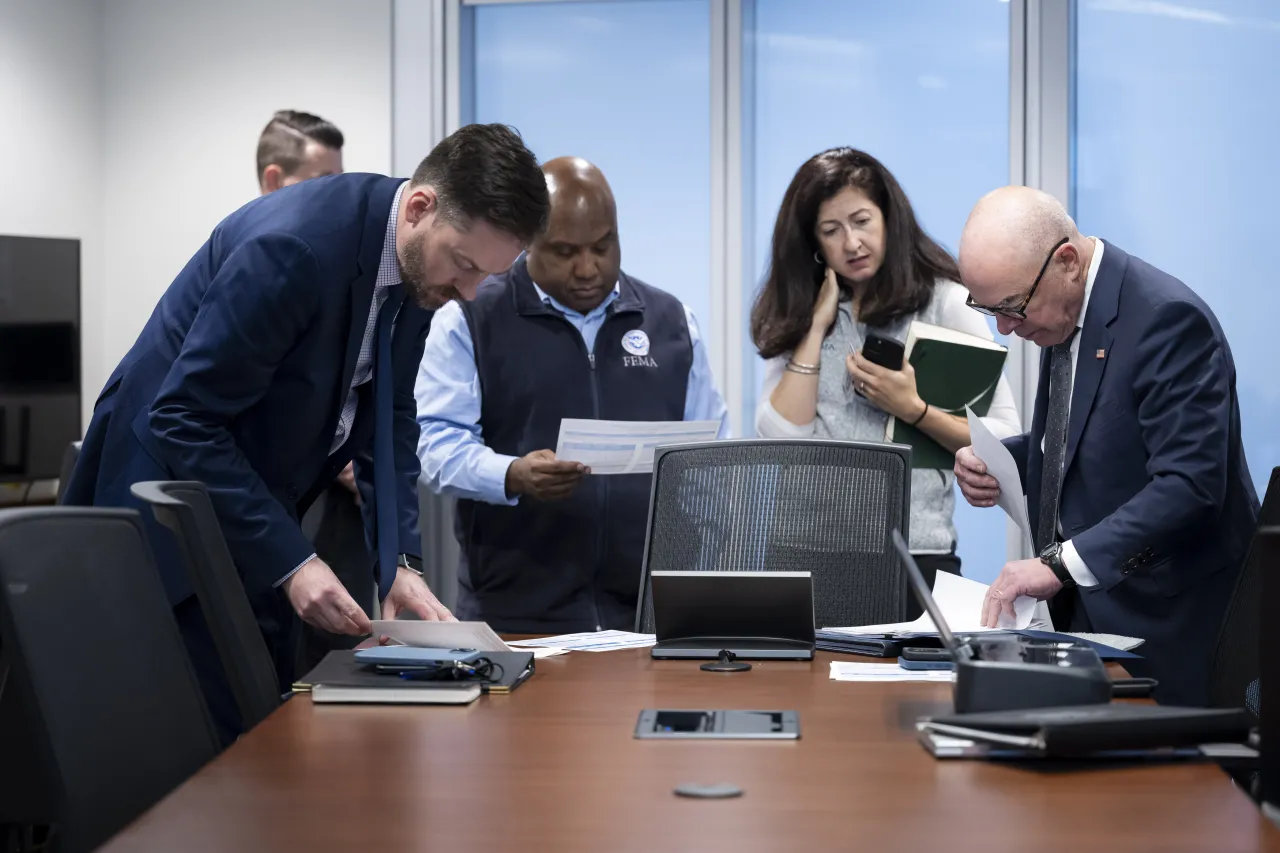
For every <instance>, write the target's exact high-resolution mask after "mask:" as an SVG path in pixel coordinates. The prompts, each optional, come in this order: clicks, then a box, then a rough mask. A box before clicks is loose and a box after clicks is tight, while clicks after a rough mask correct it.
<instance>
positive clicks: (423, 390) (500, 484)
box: [414, 284, 730, 505]
mask: <svg viewBox="0 0 1280 853" xmlns="http://www.w3.org/2000/svg"><path fill="white" fill-rule="evenodd" d="M534 289H535V290H536V291H537V292H538V298H540V299H541V300H542V301H543V302H545V303H546V304H547V305H549V306H551V307H552V308H554V309H555V310H556V311H558V312H560V313H561V314H562V315H564V318H565V319H566V320H568V321H569V322H570V323H572V324H573V327H574V328H575V329H577V330H578V333H579V334H580V335H582V341H583V343H585V344H586V345H587V352H594V351H595V344H596V335H597V334H598V333H599V331H600V327H601V326H603V325H604V321H605V319H606V316H607V313H606V309H608V307H609V305H610V304H612V302H613V301H614V300H615V299H617V298H618V293H619V288H618V285H616V284H615V285H614V287H613V293H611V294H609V296H608V297H606V298H605V300H604V302H602V303H600V304H599V305H598V306H596V307H595V308H594V309H592V310H591V311H589V312H587V313H586V314H580V313H578V312H577V311H574V310H573V309H572V308H567V307H565V306H564V305H561V304H560V303H559V302H557V301H556V300H554V299H552V298H551V297H550V296H548V295H547V294H546V293H545V292H544V291H543V290H542V288H540V287H538V286H537V285H536V284H535V285H534ZM684 316H685V320H686V321H687V322H688V324H689V340H690V341H692V343H693V364H692V365H691V366H690V368H689V381H688V385H687V387H686V390H685V403H684V419H685V420H686V421H719V422H720V433H719V435H718V436H717V437H718V438H729V437H730V436H729V410H728V409H727V408H726V407H725V404H724V398H723V397H721V396H720V391H719V389H717V388H716V383H715V377H713V376H712V375H711V364H710V362H709V361H708V360H707V348H706V345H705V344H704V343H703V342H702V335H701V333H700V332H699V331H698V321H697V319H696V318H695V317H694V316H693V312H692V311H690V310H689V307H688V306H684ZM414 396H415V397H417V400H418V426H419V427H421V429H422V433H421V435H420V436H419V437H418V458H419V459H421V460H422V474H423V476H424V477H426V479H427V482H428V483H429V484H430V486H431V488H432V490H433V491H435V492H436V493H437V494H445V495H453V496H455V497H459V498H470V499H471V500H477V501H484V502H486V503H491V504H507V505H512V504H515V503H516V502H517V500H518V499H517V498H508V497H507V468H509V467H510V466H511V463H512V462H514V461H515V459H516V457H514V456H506V455H503V454H501V453H496V452H494V451H493V450H492V449H491V448H489V447H487V446H486V445H485V443H484V437H483V436H482V435H481V433H480V377H479V374H478V373H477V371H476V356H475V349H474V347H473V346H472V343H471V330H470V329H469V328H467V321H466V318H465V317H463V316H462V308H461V307H459V305H458V304H457V303H456V302H450V303H449V304H448V305H446V306H444V307H443V308H441V309H440V310H439V311H437V312H436V314H435V316H434V317H433V318H432V319H431V331H430V332H429V333H428V334H427V345H426V348H425V350H424V351H423V353H422V364H421V365H420V366H419V367H418V382H417V386H416V388H415V390H414ZM552 449H554V448H552Z"/></svg>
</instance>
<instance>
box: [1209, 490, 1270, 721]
mask: <svg viewBox="0 0 1280 853" xmlns="http://www.w3.org/2000/svg"><path fill="white" fill-rule="evenodd" d="M1276 525H1280V468H1274V469H1272V471H1271V479H1270V480H1269V481H1268V483H1267V491H1266V493H1265V494H1264V495H1263V498H1262V510H1261V511H1260V512H1259V513H1258V532H1257V533H1255V534H1254V537H1253V541H1252V542H1251V543H1250V544H1249V551H1248V553H1247V554H1246V555H1245V558H1244V566H1242V567H1241V569H1240V576H1239V577H1238V578H1237V579H1236V586H1235V590H1234V591H1233V592H1232V593H1231V602H1230V603H1229V604H1228V605H1227V613H1226V617H1225V618H1224V619H1223V620H1222V631H1221V632H1220V633H1219V635H1218V645H1217V648H1216V649H1215V650H1214V656H1213V669H1212V670H1211V671H1210V676H1209V678H1210V680H1209V702H1210V704H1212V705H1214V706H1215V707H1225V708H1238V707H1240V706H1242V705H1243V706H1244V707H1246V708H1248V709H1249V710H1250V711H1251V712H1252V713H1253V715H1254V716H1255V717H1257V716H1258V706H1259V700H1260V695H1259V691H1258V676H1259V673H1260V666H1261V663H1260V660H1259V650H1258V645H1259V641H1260V639H1261V637H1262V573H1263V572H1264V571H1268V570H1270V571H1277V570H1280V564H1276V563H1275V562H1274V558H1275V556H1276V554H1275V549H1274V548H1267V547H1265V544H1266V543H1264V542H1263V541H1262V534H1261V531H1262V529H1263V528H1265V527H1275V526H1276Z"/></svg>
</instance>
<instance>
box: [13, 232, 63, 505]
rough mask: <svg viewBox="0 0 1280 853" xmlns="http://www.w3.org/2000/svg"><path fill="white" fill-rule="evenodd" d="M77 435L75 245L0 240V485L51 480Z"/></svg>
mask: <svg viewBox="0 0 1280 853" xmlns="http://www.w3.org/2000/svg"><path fill="white" fill-rule="evenodd" d="M79 438H80V241H78V240H61V239H50V238H45V237H8V236H0V482H26V481H31V480H49V479H54V478H56V477H57V476H58V474H59V468H60V467H61V464H62V455H63V452H64V451H65V450H66V447H67V445H68V444H69V443H70V442H72V441H76V440H78V439H79Z"/></svg>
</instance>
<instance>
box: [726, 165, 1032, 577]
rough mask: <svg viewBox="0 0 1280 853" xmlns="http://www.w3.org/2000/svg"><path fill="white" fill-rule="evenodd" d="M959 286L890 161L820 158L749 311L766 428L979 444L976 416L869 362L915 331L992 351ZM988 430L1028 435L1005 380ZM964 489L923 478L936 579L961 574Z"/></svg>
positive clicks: (775, 432) (924, 551) (919, 496)
mask: <svg viewBox="0 0 1280 853" xmlns="http://www.w3.org/2000/svg"><path fill="white" fill-rule="evenodd" d="M959 281H960V273H959V270H958V269H957V268H956V262H955V261H954V260H953V259H952V258H951V256H950V255H949V254H947V251H946V250H945V249H943V248H942V247H941V246H939V245H938V244H937V243H935V242H934V241H933V240H932V239H930V238H929V236H928V235H927V234H925V233H924V230H923V229H921V227H920V225H919V223H918V222H916V217H915V214H914V213H913V212H912V210H911V203H910V202H909V201H907V196H906V194H905V193H903V191H902V187H900V186H899V185H898V182H897V181H896V180H895V179H894V177H893V175H892V174H890V172H889V170H888V169H886V168H885V167H884V165H883V164H881V163H880V161H878V160H876V159H875V158H874V157H872V156H870V155H868V154H865V153H863V152H861V151H857V150H855V149H852V148H833V149H831V150H829V151H824V152H822V153H821V154H818V155H817V156H815V157H812V158H810V159H809V161H808V162H806V163H805V164H804V165H803V166H801V167H800V170H799V171H798V172H796V175H795V177H794V178H792V179H791V185H790V186H789V187H788V188H787V192H786V195H785V196H783V199H782V207H781V209H780V210H779V211H778V221H777V223H776V224H775V226H774V229H773V249H772V256H771V258H770V263H769V274H768V277H767V279H766V280H765V283H764V287H763V289H762V290H761V292H760V295H759V296H758V297H757V299H756V303H755V306H754V308H753V309H752V312H751V337H752V340H753V341H754V342H755V345H756V348H757V349H758V350H759V351H760V355H761V356H762V357H764V358H766V359H769V365H768V373H767V376H766V378H765V383H764V389H763V392H762V393H761V395H760V406H759V409H758V411H757V413H756V431H757V432H759V434H760V435H761V436H764V437H768V438H792V437H811V436H813V437H823V438H837V439H845V440H858V441H883V440H884V434H885V426H886V425H887V423H888V419H889V418H890V417H895V418H898V419H899V420H901V421H903V422H905V423H908V424H912V425H913V426H916V427H917V428H919V429H920V430H922V431H923V432H925V433H926V434H927V435H928V436H929V437H930V438H932V439H933V440H934V441H936V442H938V444H940V445H942V446H943V447H944V448H946V449H947V450H948V451H950V452H952V453H954V452H955V451H957V450H959V449H960V448H961V447H964V446H966V445H968V444H969V427H968V424H967V422H966V421H965V419H964V418H963V417H957V416H955V415H952V414H948V413H947V412H942V411H939V410H937V409H935V408H933V407H931V406H928V405H927V404H926V403H925V402H924V401H923V400H921V399H920V396H919V395H918V394H917V393H916V381H915V371H914V370H913V369H912V367H911V365H910V364H909V363H904V364H903V366H902V370H900V371H899V370H889V369H886V368H883V367H879V366H878V365H875V364H872V363H871V362H869V361H867V360H866V359H865V358H863V356H862V352H861V349H862V345H863V341H864V340H865V338H866V335H867V332H868V331H874V332H875V333H876V334H879V335H883V336H886V337H891V338H895V339H897V340H899V341H905V340H906V336H907V329H908V328H909V327H910V325H911V321H912V320H920V321H922V322H925V323H932V324H934V325H938V326H946V327H949V328H952V329H956V330H959V331H961V332H967V333H969V334H971V335H980V336H982V337H985V338H987V339H988V340H990V339H991V338H992V335H991V331H990V329H988V328H987V324H986V321H985V320H984V319H983V318H982V316H981V315H980V314H978V312H976V311H974V310H972V309H971V308H969V307H968V306H967V305H965V290H964V288H963V287H962V286H961V285H960V284H959ZM983 421H984V423H985V424H986V425H987V426H988V427H989V428H990V429H991V431H992V432H993V433H995V435H996V436H997V437H998V438H1005V437H1007V436H1011V435H1016V434H1017V433H1019V432H1021V430H1022V428H1021V424H1020V423H1019V422H1018V412H1017V409H1016V408H1015V407H1014V404H1013V394H1012V392H1011V391H1010V390H1009V383H1008V381H1007V380H1006V379H1005V378H1004V377H1003V376H1001V378H1000V382H999V384H998V385H997V387H996V392H995V398H994V400H993V401H992V403H991V408H990V410H989V411H988V413H987V416H986V417H985V418H983ZM953 479H954V476H953V474H952V473H951V470H950V469H949V468H948V469H946V470H942V469H937V470H935V469H926V468H917V469H915V470H913V471H912V472H911V529H910V545H911V551H912V553H914V554H916V555H917V562H919V563H920V565H921V568H922V569H923V570H924V571H925V573H926V575H928V576H930V577H931V576H932V575H933V574H934V573H935V572H937V571H948V572H953V573H957V574H958V573H959V571H960V559H959V558H958V557H956V555H955V540H956V529H955V524H954V523H953V521H952V513H953V511H954V509H955V495H954V490H953V488H952V484H953Z"/></svg>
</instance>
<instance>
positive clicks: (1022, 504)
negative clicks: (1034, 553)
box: [965, 406, 1033, 549]
mask: <svg viewBox="0 0 1280 853" xmlns="http://www.w3.org/2000/svg"><path fill="white" fill-rule="evenodd" d="M965 412H966V413H967V414H968V416H969V443H970V444H971V445H973V452H974V454H975V455H976V456H977V457H978V458H979V459H981V460H982V461H983V462H985V463H986V465H987V473H988V474H990V475H991V476H993V477H995V478H996V482H998V483H999V484H1000V498H999V500H997V501H996V506H998V507H1000V508H1001V509H1003V510H1004V511H1005V512H1006V513H1007V514H1008V516H1009V517H1010V518H1012V519H1013V523H1014V524H1016V525H1018V529H1020V530H1021V531H1022V535H1023V536H1025V537H1026V540H1027V541H1026V545H1027V548H1028V549H1030V547H1031V542H1032V539H1033V537H1032V535H1031V522H1030V520H1028V518H1027V501H1026V499H1025V498H1024V497H1023V495H1022V478H1020V477H1019V476H1018V463H1016V462H1014V461H1013V454H1012V453H1010V452H1009V448H1007V447H1005V446H1004V445H1003V444H1001V442H1000V439H998V438H996V437H995V436H994V435H992V433H991V430H989V429H987V425H986V424H984V423H983V422H982V418H980V417H978V416H977V415H975V414H974V413H973V409H970V408H969V407H967V406H966V407H965Z"/></svg>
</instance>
